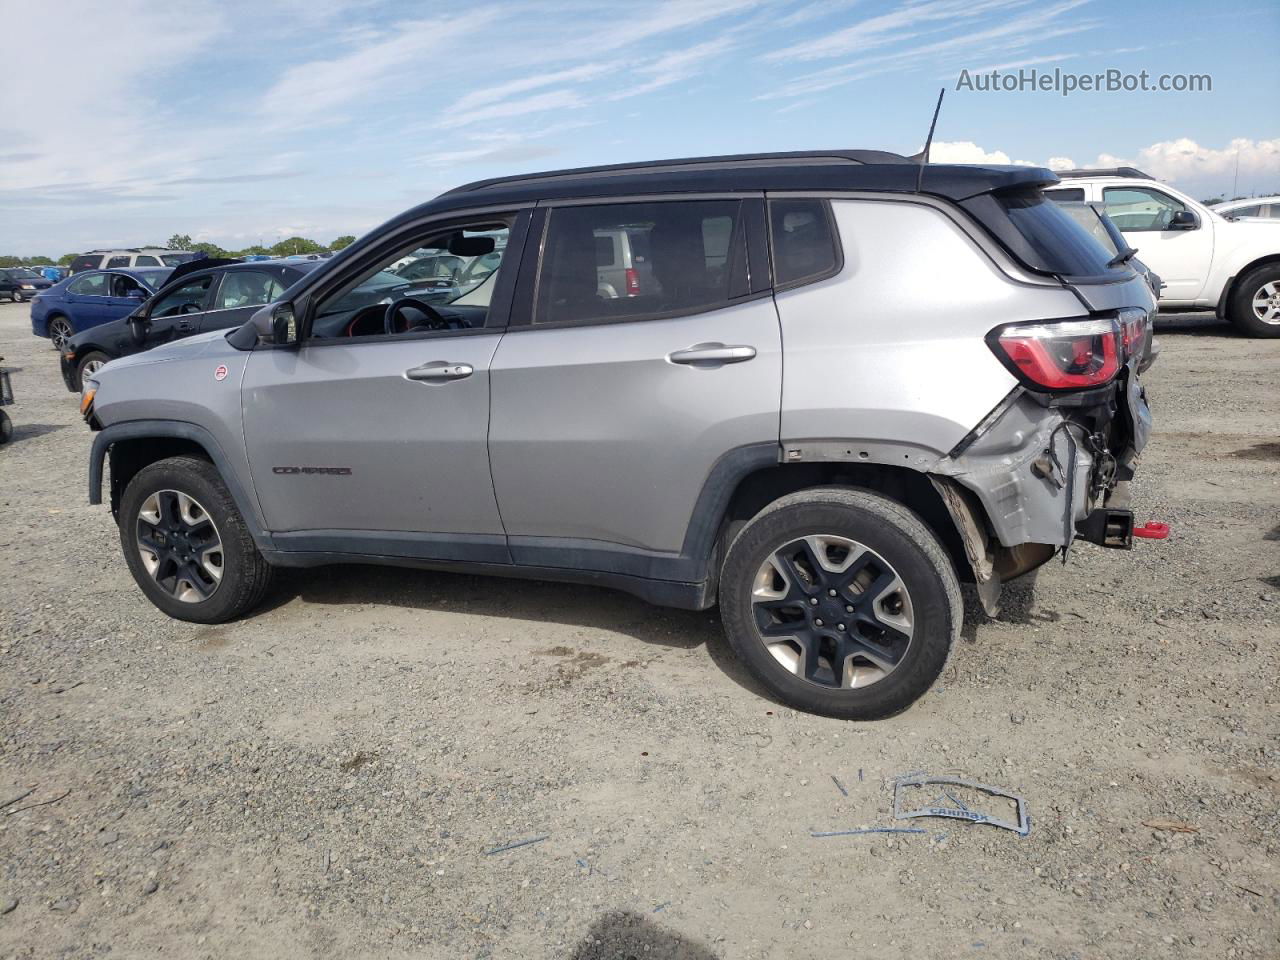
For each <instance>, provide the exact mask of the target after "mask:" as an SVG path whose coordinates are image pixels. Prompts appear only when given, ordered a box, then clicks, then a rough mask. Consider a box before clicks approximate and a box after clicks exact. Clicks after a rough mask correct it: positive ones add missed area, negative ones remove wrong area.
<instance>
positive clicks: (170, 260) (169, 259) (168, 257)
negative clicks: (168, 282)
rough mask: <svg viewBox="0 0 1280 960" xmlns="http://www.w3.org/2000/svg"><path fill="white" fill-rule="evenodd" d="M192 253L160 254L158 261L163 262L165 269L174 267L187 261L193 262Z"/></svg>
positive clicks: (194, 256)
mask: <svg viewBox="0 0 1280 960" xmlns="http://www.w3.org/2000/svg"><path fill="white" fill-rule="evenodd" d="M195 258H196V255H195V254H194V253H162V254H160V259H161V260H163V261H164V265H165V266H166V267H176V266H178V264H180V263H186V262H187V261H188V260H194V259H195Z"/></svg>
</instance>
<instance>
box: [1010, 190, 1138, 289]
mask: <svg viewBox="0 0 1280 960" xmlns="http://www.w3.org/2000/svg"><path fill="white" fill-rule="evenodd" d="M994 196H995V199H996V201H997V202H998V203H999V205H1000V208H1001V209H1002V210H1003V211H1004V214H1005V216H1006V217H1008V219H1009V222H1010V223H1011V224H1013V227H1014V229H1015V230H1016V231H1017V233H1018V235H1019V236H1020V237H1021V238H1022V241H1023V243H1024V244H1025V246H1026V248H1027V249H1026V250H1024V252H1023V253H1022V254H1020V256H1019V259H1021V260H1023V261H1024V262H1026V263H1028V265H1029V266H1032V267H1034V268H1035V269H1038V270H1045V271H1048V272H1050V273H1057V274H1061V275H1062V276H1068V277H1097V276H1102V275H1104V274H1106V273H1108V272H1109V271H1110V270H1111V269H1112V268H1111V267H1110V266H1109V261H1110V260H1111V258H1112V257H1113V256H1114V255H1113V254H1112V253H1111V252H1110V251H1109V250H1107V249H1106V247H1104V246H1103V245H1102V243H1100V242H1099V241H1098V239H1097V238H1096V237H1094V236H1093V235H1092V234H1091V233H1090V232H1089V231H1088V230H1086V229H1085V228H1084V227H1082V226H1081V225H1080V224H1079V223H1077V222H1076V221H1075V220H1073V219H1072V218H1071V217H1070V216H1069V215H1068V214H1067V212H1066V211H1065V210H1063V209H1062V207H1060V206H1059V205H1058V204H1056V203H1054V202H1053V201H1052V200H1047V199H1045V197H1044V195H1043V194H1042V193H1041V192H1040V191H1039V190H1029V191H1028V190H1019V191H1015V192H1012V193H999V194H995V195H994ZM1108 212H1110V210H1108ZM1117 269H1120V268H1117Z"/></svg>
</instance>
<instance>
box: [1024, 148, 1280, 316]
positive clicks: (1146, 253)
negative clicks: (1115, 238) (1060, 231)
mask: <svg viewBox="0 0 1280 960" xmlns="http://www.w3.org/2000/svg"><path fill="white" fill-rule="evenodd" d="M1056 172H1057V173H1058V176H1059V177H1061V178H1062V180H1063V183H1062V184H1061V185H1059V186H1057V187H1052V188H1050V189H1048V190H1045V194H1046V195H1047V196H1049V197H1052V198H1053V199H1054V200H1059V201H1071V200H1083V201H1085V202H1089V203H1101V204H1102V205H1103V207H1104V209H1105V210H1106V212H1107V215H1108V216H1109V217H1110V218H1111V219H1112V220H1113V221H1115V224H1116V226H1118V227H1119V228H1120V230H1121V232H1123V233H1124V235H1125V239H1126V240H1128V241H1129V245H1130V246H1132V247H1134V248H1135V249H1137V250H1138V252H1139V256H1141V257H1142V260H1143V262H1144V263H1146V264H1147V266H1149V267H1150V268H1151V269H1152V270H1154V271H1155V272H1156V273H1157V274H1158V275H1159V276H1160V278H1161V279H1162V280H1163V281H1164V289H1163V291H1162V292H1161V295H1160V308H1161V309H1162V310H1206V309H1207V310H1216V311H1217V313H1218V316H1219V317H1222V318H1225V319H1227V320H1230V321H1231V322H1232V323H1233V324H1235V326H1236V327H1237V328H1238V329H1239V330H1240V332H1241V333H1244V334H1246V335H1247V336H1251V337H1280V221H1275V220H1272V221H1267V220H1235V219H1230V218H1229V217H1224V216H1222V215H1221V214H1219V213H1216V212H1214V211H1213V210H1210V209H1209V208H1208V207H1206V206H1204V205H1203V204H1201V203H1197V202H1196V201H1195V200H1192V199H1191V198H1190V197H1188V196H1187V195H1186V194H1184V193H1180V192H1178V191H1177V190H1175V189H1173V187H1170V186H1169V185H1168V184H1166V183H1161V182H1159V181H1158V180H1156V179H1154V178H1152V177H1150V176H1148V175H1147V174H1145V173H1143V172H1142V171H1141V170H1136V169H1134V168H1133V167H1117V168H1114V169H1109V170H1063V171H1056Z"/></svg>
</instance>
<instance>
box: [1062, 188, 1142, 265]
mask: <svg viewBox="0 0 1280 960" xmlns="http://www.w3.org/2000/svg"><path fill="white" fill-rule="evenodd" d="M1058 205H1059V206H1060V207H1062V209H1063V210H1065V211H1066V212H1067V216H1069V217H1070V218H1071V219H1072V220H1074V221H1075V222H1076V223H1078V224H1080V226H1082V227H1084V228H1085V229H1086V230H1088V231H1089V233H1090V234H1091V235H1092V236H1093V238H1094V239H1095V240H1097V241H1098V242H1099V243H1100V244H1102V245H1103V246H1104V247H1106V248H1107V252H1108V253H1110V254H1111V255H1112V256H1113V257H1114V256H1115V255H1116V254H1118V253H1120V252H1121V251H1122V250H1127V249H1128V244H1126V243H1124V242H1123V240H1122V235H1121V234H1120V231H1119V230H1116V233H1115V236H1113V235H1112V233H1111V231H1110V230H1108V229H1107V224H1106V221H1105V220H1103V219H1102V216H1101V215H1100V214H1099V213H1098V211H1097V210H1095V209H1094V208H1093V207H1091V206H1089V204H1087V203H1074V202H1067V203H1063V202H1062V201H1058Z"/></svg>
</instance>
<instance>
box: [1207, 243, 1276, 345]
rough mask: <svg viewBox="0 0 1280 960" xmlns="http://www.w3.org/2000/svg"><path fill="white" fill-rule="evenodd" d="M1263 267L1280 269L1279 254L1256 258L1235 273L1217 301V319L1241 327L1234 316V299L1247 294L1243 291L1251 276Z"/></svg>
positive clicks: (1235, 311)
mask: <svg viewBox="0 0 1280 960" xmlns="http://www.w3.org/2000/svg"><path fill="white" fill-rule="evenodd" d="M1264 267H1273V268H1280V253H1274V254H1267V255H1266V256H1263V257H1258V258H1257V259H1256V260H1253V261H1251V262H1249V263H1247V264H1245V265H1244V266H1243V267H1241V268H1240V269H1239V270H1237V271H1236V273H1235V276H1233V277H1232V278H1231V281H1230V282H1229V283H1228V284H1227V286H1226V288H1225V289H1224V290H1223V292H1222V298H1221V299H1220V300H1219V308H1218V317H1219V319H1224V320H1229V321H1231V323H1232V324H1233V325H1235V326H1237V327H1241V323H1240V321H1239V319H1238V318H1237V316H1236V313H1237V310H1236V309H1235V305H1236V297H1237V296H1239V295H1244V294H1247V293H1248V291H1246V290H1245V286H1246V285H1247V284H1249V281H1250V279H1251V277H1252V275H1253V274H1254V273H1255V272H1257V271H1258V270H1260V269H1262V268H1264ZM1268 333H1270V331H1268Z"/></svg>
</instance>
